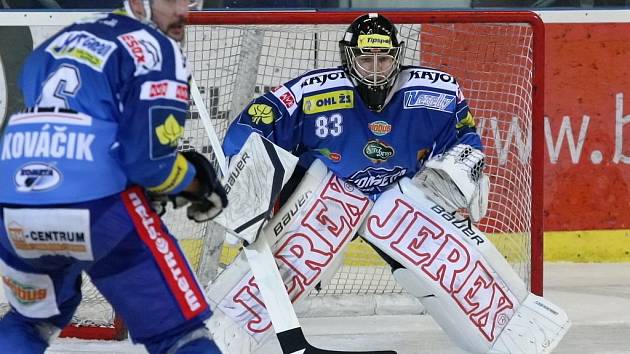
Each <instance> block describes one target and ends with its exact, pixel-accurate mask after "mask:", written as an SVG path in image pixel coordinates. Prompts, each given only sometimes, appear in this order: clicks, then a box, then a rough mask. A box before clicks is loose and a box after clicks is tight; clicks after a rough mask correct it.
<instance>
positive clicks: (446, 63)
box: [0, 11, 544, 339]
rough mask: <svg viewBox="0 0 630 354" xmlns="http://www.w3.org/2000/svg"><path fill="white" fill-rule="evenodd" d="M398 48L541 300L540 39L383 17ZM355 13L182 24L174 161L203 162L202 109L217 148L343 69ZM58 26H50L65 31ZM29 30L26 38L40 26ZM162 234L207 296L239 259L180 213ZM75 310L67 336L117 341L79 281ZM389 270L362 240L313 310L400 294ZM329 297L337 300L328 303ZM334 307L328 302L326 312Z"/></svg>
mask: <svg viewBox="0 0 630 354" xmlns="http://www.w3.org/2000/svg"><path fill="white" fill-rule="evenodd" d="M380 13H381V14H383V15H385V16H386V17H388V18H389V19H391V20H392V22H393V23H394V24H395V25H396V26H397V27H398V28H399V32H400V36H401V37H403V38H402V40H404V41H405V43H406V49H405V52H404V53H403V64H404V65H420V66H428V67H433V68H436V69H440V70H444V71H446V72H448V73H450V74H452V75H454V76H455V77H456V78H457V80H458V82H459V83H460V86H461V87H462V91H463V94H464V96H465V97H466V98H467V100H468V102H469V105H470V107H471V111H472V113H473V114H474V116H475V118H476V121H477V129H478V132H479V133H480V134H481V135H482V141H483V143H484V145H485V149H486V150H485V152H486V155H487V167H486V173H487V174H488V175H489V177H490V179H491V182H492V187H491V190H490V202H489V212H488V215H487V217H485V218H484V219H482V220H481V221H480V223H479V224H478V227H479V228H480V230H482V231H483V232H485V233H486V234H488V235H489V237H490V238H491V239H492V240H493V241H495V244H496V245H497V248H498V249H499V250H500V251H501V252H502V253H503V255H504V256H505V257H506V258H507V259H508V261H509V262H510V264H512V265H513V267H514V268H515V270H516V272H517V273H518V274H519V275H520V276H521V277H522V278H523V280H524V281H525V283H527V284H528V285H529V286H530V289H531V291H532V292H534V293H536V294H542V289H543V225H542V222H543V217H542V216H543V181H542V179H543V159H544V134H543V129H544V124H543V113H544V100H543V91H544V79H543V75H544V69H543V66H544V28H543V23H542V21H541V20H540V18H539V17H538V16H537V15H536V14H535V13H533V12H528V11H383V12H380ZM362 14H364V12H358V11H325V12H321V11H204V12H194V13H191V15H190V18H189V26H188V28H187V37H186V38H187V39H186V42H185V44H184V51H185V53H186V56H187V58H188V63H189V67H190V69H191V72H192V74H193V76H194V79H195V82H196V83H197V85H198V87H199V89H200V95H201V100H202V101H203V102H198V99H196V100H194V101H192V102H191V107H190V111H189V114H188V117H187V121H186V127H185V133H184V137H183V139H182V141H181V142H180V149H191V148H194V149H196V150H197V151H200V152H202V153H204V154H206V155H207V156H208V157H210V158H212V155H213V154H212V148H211V146H210V143H209V140H208V137H207V133H206V131H205V129H204V126H203V124H202V123H201V122H200V119H199V108H198V105H201V104H203V105H204V106H205V108H206V109H207V111H208V114H209V116H210V120H211V122H212V124H213V127H214V129H215V131H216V132H217V134H218V136H219V139H223V136H224V134H225V131H226V129H227V126H228V125H229V123H230V122H231V121H232V120H233V119H234V118H235V117H236V115H237V114H238V113H239V112H240V111H241V110H242V109H244V108H245V107H246V105H247V104H248V102H249V101H250V100H252V99H253V98H254V97H256V96H258V95H261V94H263V93H264V92H266V91H268V90H270V89H271V88H273V87H275V86H277V85H280V84H282V83H284V82H286V81H288V80H290V79H293V78H295V77H296V76H298V75H300V74H303V73H305V72H306V71H308V70H312V69H317V68H323V67H332V66H338V65H340V62H341V61H340V58H339V48H338V41H339V40H340V39H341V38H342V36H343V32H344V31H345V29H346V28H347V27H348V25H349V24H350V23H351V22H352V21H353V20H354V19H355V18H356V17H358V16H360V15H362ZM62 18H63V16H55V17H54V20H53V22H54V23H46V25H59V26H62V25H67V24H69V23H63V22H62V21H67V19H62ZM43 23H44V22H43V21H41V20H38V21H34V22H33V24H32V25H33V27H36V26H37V25H40V24H43ZM165 223H166V224H167V226H168V227H169V230H170V231H171V232H172V233H173V234H174V235H175V236H176V237H177V238H178V240H179V243H180V246H181V247H182V248H183V250H184V252H185V253H186V255H187V258H188V259H189V261H190V262H191V265H192V268H193V269H194V270H195V273H196V275H197V277H198V279H199V280H200V282H201V283H202V285H204V286H205V285H206V284H207V283H208V282H210V281H212V280H213V279H214V277H216V275H217V274H218V273H219V272H220V271H221V270H222V269H223V268H224V266H225V265H226V264H227V263H229V262H230V261H231V259H232V258H233V257H234V256H235V254H236V252H237V251H236V250H235V249H232V248H229V247H224V246H222V235H223V231H222V230H221V229H220V228H219V227H217V226H215V225H214V224H213V223H205V224H195V223H193V222H192V221H190V220H188V219H187V218H186V216H185V210H183V211H182V210H169V211H168V212H167V214H166V215H165ZM82 290H83V294H84V300H83V303H82V304H81V306H80V307H79V310H78V311H77V314H76V315H75V318H74V319H73V323H74V324H73V326H71V327H69V328H68V329H66V330H65V331H64V334H66V335H68V336H73V337H80V338H97V339H119V338H121V335H122V334H124V327H123V324H122V321H120V319H119V318H118V317H117V316H116V315H115V314H114V313H113V312H112V311H111V308H109V307H108V306H107V304H106V302H105V300H104V299H103V298H102V297H101V296H100V295H99V294H98V292H97V291H96V289H95V288H94V287H93V286H92V285H91V284H90V282H89V280H88V279H87V278H85V281H84V285H83V287H82ZM402 292H403V290H402V289H401V288H400V287H399V286H397V285H396V284H395V282H394V280H393V278H392V277H391V274H390V271H389V268H388V266H386V264H385V263H384V262H383V261H382V260H380V258H379V257H378V256H377V255H376V253H375V252H374V251H372V250H371V249H370V247H369V246H367V245H366V244H365V243H362V242H361V241H360V240H355V241H353V242H352V243H351V244H350V247H349V249H348V252H347V253H346V255H345V259H344V263H343V265H342V266H341V267H340V270H339V271H338V273H337V274H336V275H335V276H333V277H332V278H331V279H330V280H329V282H328V284H327V285H326V286H323V287H322V288H321V289H320V290H319V291H314V292H313V293H312V294H310V295H312V296H310V297H311V298H313V299H316V300H315V301H318V302H319V303H322V302H327V301H329V302H333V301H336V298H337V297H338V296H344V295H352V296H370V295H374V294H400V293H402ZM329 295H335V296H329ZM333 297H334V298H335V300H333ZM4 311H6V306H4V307H3V304H0V316H1V315H2V313H4Z"/></svg>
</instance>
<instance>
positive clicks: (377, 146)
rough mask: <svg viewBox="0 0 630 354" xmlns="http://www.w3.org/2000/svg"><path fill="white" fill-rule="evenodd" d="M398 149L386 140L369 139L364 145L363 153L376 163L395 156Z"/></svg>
mask: <svg viewBox="0 0 630 354" xmlns="http://www.w3.org/2000/svg"><path fill="white" fill-rule="evenodd" d="M395 153H396V151H395V150H394V148H393V147H391V146H390V145H388V144H387V143H385V142H384V141H381V140H378V139H375V140H370V141H368V143H367V144H365V146H364V147H363V155H365V157H367V158H368V159H370V161H372V162H374V163H381V162H385V161H387V160H389V159H390V158H391V157H392V156H394V155H395Z"/></svg>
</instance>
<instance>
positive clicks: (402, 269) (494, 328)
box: [209, 134, 570, 353]
mask: <svg viewBox="0 0 630 354" xmlns="http://www.w3.org/2000/svg"><path fill="white" fill-rule="evenodd" d="M254 140H255V141H254ZM262 141H265V142H264V144H265V145H266V146H267V148H264V147H263V143H262ZM270 146H273V144H271V143H270V142H268V141H266V140H265V139H263V138H261V137H260V136H259V135H258V134H252V135H251V136H250V138H249V139H248V142H247V143H246V144H245V146H244V148H243V149H242V150H241V152H240V153H239V154H238V155H236V156H235V158H233V160H232V161H233V162H234V163H233V164H232V165H231V169H230V173H229V174H228V177H227V179H226V181H225V182H226V184H228V185H229V188H226V189H227V190H228V196H229V197H230V198H233V199H231V201H232V200H242V201H243V203H241V204H240V206H239V205H237V204H238V203H233V204H234V207H228V208H227V209H225V211H224V214H223V216H222V217H221V218H222V219H221V221H220V222H221V223H224V224H227V226H228V227H229V228H231V229H233V230H234V229H237V230H240V231H241V232H242V235H239V236H238V237H239V238H243V239H245V240H246V241H247V242H253V243H256V242H259V240H257V239H256V236H257V237H262V238H265V241H266V242H268V243H269V244H270V245H271V246H272V250H273V255H274V258H275V265H276V266H277V267H278V269H279V271H280V274H281V275H282V281H283V283H284V285H285V287H286V292H287V293H288V295H289V297H290V298H291V301H292V302H293V303H297V302H299V301H300V300H302V299H303V298H304V297H305V296H306V295H307V294H308V293H309V292H310V291H311V290H312V289H313V288H314V287H315V286H316V285H317V284H318V283H319V282H320V281H321V280H322V278H323V277H324V276H325V275H326V274H327V273H330V272H334V270H335V264H337V263H336V260H337V259H339V257H341V256H342V254H343V252H344V249H345V247H346V246H347V245H348V243H349V242H350V241H351V240H352V239H353V238H354V237H357V235H360V236H361V237H363V238H364V239H365V240H366V241H367V242H369V243H370V244H371V245H372V246H373V247H375V248H377V249H378V251H379V254H381V255H382V256H383V257H384V258H385V259H386V260H387V261H388V263H389V264H390V265H391V266H392V271H393V275H394V278H395V279H396V280H397V282H399V284H400V285H401V286H402V287H403V288H404V289H405V290H406V291H407V292H408V293H409V294H410V295H412V296H415V297H417V298H418V299H419V300H420V302H421V303H422V304H423V305H424V307H425V309H426V310H427V312H428V313H429V314H430V315H431V316H433V318H434V319H435V320H436V322H437V323H438V324H439V325H440V326H441V327H442V328H443V330H444V331H445V332H446V333H447V335H448V336H449V337H450V338H451V339H452V341H453V342H454V343H455V344H456V345H458V346H459V347H461V348H463V349H464V350H467V351H469V352H471V353H549V352H551V351H552V350H553V348H554V347H555V346H556V345H557V344H558V342H559V341H560V339H561V338H562V337H563V335H564V334H565V333H566V331H567V330H568V328H569V326H570V322H569V320H568V318H567V316H566V314H565V312H564V311H563V310H562V309H560V308H559V307H557V306H556V305H554V304H552V303H550V302H549V301H548V300H546V299H544V298H542V297H539V296H536V295H534V294H532V293H530V292H529V291H528V290H527V287H526V285H525V284H524V283H523V281H522V280H521V279H520V278H519V277H518V275H517V274H516V273H515V272H514V271H513V270H512V268H511V266H510V265H509V263H507V261H506V260H505V259H504V257H503V256H502V255H501V254H500V253H499V252H498V251H497V250H496V248H495V247H494V246H493V245H492V243H491V242H490V241H489V239H488V238H487V237H486V236H485V235H484V234H483V233H482V232H481V231H480V230H479V229H477V228H476V227H475V226H474V224H473V223H472V222H471V219H470V218H469V217H466V218H465V217H463V216H461V215H459V214H458V212H457V210H459V207H460V205H461V203H467V204H469V203H470V201H471V200H474V199H475V194H477V193H478V190H480V189H484V188H487V185H486V186H480V185H479V184H480V183H487V182H479V181H480V180H483V176H482V172H481V170H477V171H473V170H474V169H479V167H480V164H479V161H481V159H482V158H483V156H482V154H481V153H479V152H478V151H477V150H474V149H471V148H470V147H456V148H454V149H452V150H449V151H448V152H447V153H446V154H444V155H442V156H438V157H435V158H434V159H431V160H429V161H427V164H426V168H425V169H424V170H423V171H422V172H421V173H419V174H418V175H417V176H416V177H415V178H414V179H413V180H411V179H409V178H405V177H404V178H401V179H399V180H398V181H397V182H396V183H394V184H393V185H392V186H391V187H390V188H389V189H387V190H386V191H385V192H383V193H381V194H379V195H378V196H377V197H376V198H369V197H368V196H366V195H365V194H364V193H362V192H361V191H360V190H359V189H358V188H356V187H355V186H353V185H352V184H350V183H347V182H345V181H343V180H342V179H340V178H339V177H337V176H335V175H334V174H333V173H332V172H331V171H329V170H328V169H327V168H326V167H325V165H324V164H323V163H321V162H319V161H318V160H316V161H315V162H314V163H313V164H312V165H311V167H310V168H309V169H308V170H307V171H306V173H305V174H304V177H303V178H302V179H301V182H300V183H299V184H298V185H297V187H296V188H295V189H294V191H293V193H292V195H291V196H290V197H289V198H288V199H287V200H286V202H285V203H284V205H283V206H282V208H280V209H279V210H278V212H277V213H276V214H275V215H274V216H273V217H271V219H270V220H269V221H268V223H262V222H260V223H259V222H258V220H260V219H261V218H260V217H259V216H258V213H257V212H252V210H264V209H266V208H268V198H269V196H270V195H269V194H265V193H264V192H263V193H259V191H264V190H269V188H268V187H267V185H269V184H270V183H271V182H270V181H271V180H272V179H273V178H269V175H267V176H266V177H265V173H273V171H272V170H271V169H270V166H271V164H267V165H265V164H264V162H262V165H257V163H256V162H257V161H252V160H255V159H259V160H261V159H262V160H264V159H265V155H266V152H267V151H271V150H273V151H275V152H278V151H281V149H279V148H278V147H277V146H273V149H271V148H270ZM281 156H282V157H281V158H280V159H279V158H278V157H276V158H275V159H276V160H282V161H283V163H284V164H285V165H286V164H291V169H292V168H293V166H294V165H295V163H296V161H293V162H291V155H290V154H288V153H286V152H285V153H284V154H281ZM248 160H249V161H248ZM243 161H246V162H248V163H242V162H243ZM239 162H241V163H240V166H239ZM258 162H259V163H260V161H258ZM280 165H282V164H278V166H280ZM261 166H264V167H262V168H261ZM235 171H238V176H237V175H236V173H235ZM287 171H290V169H286V171H285V170H283V173H282V174H281V175H280V176H279V177H276V179H278V178H279V179H280V180H283V183H286V181H288V177H287V176H286V174H285V173H286V172H287ZM252 176H254V177H252ZM256 176H257V177H256ZM261 176H262V177H261ZM434 186H439V188H438V189H435V187H434ZM468 190H477V192H474V193H468V195H467V191H468ZM445 191H446V192H445ZM458 191H460V192H458ZM461 191H463V192H461ZM476 198H480V200H481V201H477V203H478V204H477V207H476V208H477V211H471V212H470V213H471V215H472V214H475V213H477V214H475V215H477V216H478V217H479V216H482V214H483V213H484V210H485V205H484V204H485V203H484V202H483V199H484V198H485V197H479V196H477V197H476ZM371 199H376V200H375V201H372V200H371ZM256 203H260V206H256V205H255V204H256ZM250 226H251V227H250ZM260 227H262V229H263V231H264V232H257V230H258V229H259V228H260ZM248 229H249V230H251V232H250V231H248ZM209 294H210V296H211V303H212V304H213V307H214V313H215V314H214V316H213V318H212V319H211V322H210V324H209V327H210V328H211V331H212V332H213V333H212V334H213V337H214V339H215V340H216V341H217V343H219V345H220V346H221V349H222V350H223V351H224V352H226V353H249V352H252V351H254V350H255V349H256V348H258V347H259V346H260V345H261V344H262V343H263V342H264V340H266V339H267V338H268V337H269V335H271V334H272V333H273V328H272V323H271V320H270V316H269V313H268V312H267V309H266V306H265V299H264V296H261V294H260V292H259V289H258V286H257V283H256V278H255V277H254V276H253V275H252V273H251V270H250V269H249V266H248V263H247V261H246V260H245V258H244V257H242V256H239V257H238V258H237V259H236V261H235V262H234V263H232V264H231V265H230V266H229V267H228V268H227V269H226V270H225V271H224V272H223V273H222V274H221V275H220V276H219V277H218V279H217V280H216V281H215V282H214V283H213V284H212V287H211V289H210V290H209Z"/></svg>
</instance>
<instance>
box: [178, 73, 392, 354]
mask: <svg viewBox="0 0 630 354" xmlns="http://www.w3.org/2000/svg"><path fill="white" fill-rule="evenodd" d="M190 89H191V94H192V96H193V100H194V102H195V105H196V106H197V108H198V110H199V118H200V119H201V120H202V122H203V125H204V127H205V129H206V132H207V133H208V136H209V139H210V144H211V145H212V150H213V151H214V153H215V156H216V158H217V160H218V161H219V168H220V170H221V171H220V172H221V174H222V175H223V176H225V175H226V174H227V173H228V172H227V166H226V164H225V161H226V159H225V155H224V154H223V150H222V148H221V145H220V144H219V139H218V138H217V136H216V133H215V131H214V128H213V126H212V122H211V121H210V115H209V114H208V111H207V110H206V109H205V105H204V103H203V100H202V99H201V94H200V93H199V89H198V87H197V85H196V83H195V81H194V79H192V80H191V83H190ZM276 157H277V156H276ZM272 158H273V156H272ZM275 160H276V161H277V158H276V159H275ZM221 162H223V164H222V163H221ZM280 169H282V166H281V165H280V166H278V170H280ZM277 180H278V179H276V178H274V182H277ZM279 182H280V185H278V184H277V183H276V184H275V185H273V186H272V190H273V191H274V193H272V198H271V200H270V202H269V210H268V213H267V220H268V219H269V217H270V214H271V207H272V206H273V202H274V201H275V198H276V197H277V196H278V193H279V192H280V189H281V188H282V185H281V184H282V178H280V179H279ZM263 230H264V224H263V225H261V226H260V229H259V231H258V237H257V239H256V241H254V242H253V243H251V244H247V245H244V247H243V252H244V253H245V256H246V257H247V261H248V263H249V265H250V268H251V270H252V273H253V274H254V278H255V279H256V283H257V285H258V289H259V290H260V293H261V294H262V297H263V299H264V302H265V307H266V309H267V313H268V314H269V317H270V318H271V323H272V324H273V328H274V331H275V333H276V337H277V338H278V341H279V342H280V347H281V348H282V352H283V353H284V354H291V353H300V354H302V353H304V354H335V353H336V354H343V353H347V354H351V353H355V354H359V353H363V354H396V352H395V351H358V352H356V351H335V350H325V349H320V348H317V347H315V346H313V345H311V344H310V343H309V342H308V341H307V340H306V337H305V336H304V332H302V327H301V326H300V323H299V321H298V318H297V315H296V313H295V310H294V308H293V304H292V303H291V299H290V298H289V294H288V293H287V290H286V288H285V286H284V282H283V280H282V276H281V275H280V271H279V270H278V265H277V264H276V261H275V258H274V256H273V254H272V252H271V247H270V246H269V243H268V241H267V235H266V234H265V232H264V231H263ZM228 232H231V233H234V231H232V230H228Z"/></svg>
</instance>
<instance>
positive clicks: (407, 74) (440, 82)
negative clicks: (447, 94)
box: [399, 66, 458, 92]
mask: <svg viewBox="0 0 630 354" xmlns="http://www.w3.org/2000/svg"><path fill="white" fill-rule="evenodd" d="M399 76H400V79H399V85H400V87H399V89H403V88H408V87H413V86H424V87H430V88H438V89H442V90H448V91H454V92H457V87H458V84H457V80H455V77H454V76H453V75H451V74H449V73H447V72H445V71H441V70H437V69H431V68H427V67H421V66H407V67H404V68H403V70H402V71H401V72H400V74H399Z"/></svg>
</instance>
